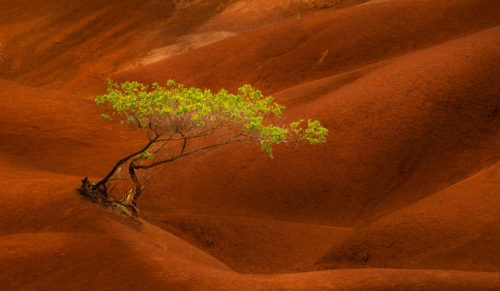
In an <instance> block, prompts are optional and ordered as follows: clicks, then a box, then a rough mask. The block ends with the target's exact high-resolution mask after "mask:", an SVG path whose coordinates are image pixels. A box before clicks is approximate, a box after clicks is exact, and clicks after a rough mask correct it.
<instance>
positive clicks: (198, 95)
mask: <svg viewBox="0 0 500 291" xmlns="http://www.w3.org/2000/svg"><path fill="white" fill-rule="evenodd" d="M238 91H239V93H238V94H231V93H229V92H228V91H227V90H224V89H222V90H220V91H219V92H217V93H213V92H211V91H210V90H208V89H205V90H201V89H198V88H186V87H184V86H183V85H181V84H177V83H175V82H174V81H172V80H170V81H168V83H167V85H166V87H162V86H160V85H158V84H157V83H154V84H152V87H151V88H149V87H148V86H145V85H143V84H141V83H138V82H129V81H127V82H124V83H122V84H121V85H119V84H117V83H114V82H113V81H111V80H109V81H108V87H107V93H106V94H104V95H98V96H97V97H96V98H95V102H96V103H97V105H99V106H101V105H107V106H109V108H110V109H112V111H113V114H111V115H112V116H113V117H112V116H110V115H107V114H102V115H101V116H102V117H103V118H105V119H108V120H112V119H118V120H119V121H120V122H121V123H122V124H127V125H128V126H132V127H134V128H137V129H142V130H144V131H145V132H146V135H147V141H146V142H145V145H144V147H142V148H141V149H139V150H137V151H136V152H133V153H131V154H130V155H128V156H126V157H124V158H123V159H121V160H119V161H117V162H116V164H115V165H114V167H113V168H112V169H111V170H110V171H109V173H108V174H107V175H106V176H105V177H104V178H103V179H102V180H100V181H97V182H92V181H89V180H88V178H85V179H83V180H82V185H81V186H80V187H79V188H78V190H79V192H80V193H81V194H82V195H84V196H86V197H88V198H91V199H92V200H93V201H95V202H101V203H103V204H105V205H107V206H109V207H114V208H118V209H120V210H122V211H124V212H126V213H127V214H131V215H134V216H137V215H138V208H137V201H138V199H139V197H140V196H141V193H142V192H143V190H144V181H142V182H141V180H143V179H140V178H141V175H138V174H139V172H146V171H147V170H148V169H151V168H153V167H157V166H161V165H164V164H166V163H170V162H173V161H175V160H177V159H180V158H183V157H186V156H188V155H192V154H195V153H198V152H202V151H207V150H210V149H213V148H216V147H219V146H223V145H227V144H231V143H237V142H250V143H255V144H259V145H260V147H261V149H262V151H264V152H266V153H267V154H269V156H270V157H271V158H272V157H273V153H272V147H271V146H272V145H275V144H279V143H296V142H301V141H306V142H309V143H311V144H319V143H322V142H325V141H326V135H327V134H328V130H327V129H326V128H325V127H323V126H322V125H321V123H320V122H319V121H317V120H314V121H313V120H307V121H306V120H303V119H301V120H298V121H294V122H292V123H290V124H289V125H288V126H277V125H274V124H272V123H271V121H275V120H277V118H279V117H281V115H282V112H283V110H284V109H285V107H284V106H282V105H279V104H277V103H274V102H273V98H272V97H265V96H263V94H262V93H261V91H259V90H256V89H254V88H253V87H252V86H250V85H244V86H243V87H241V88H239V89H238ZM175 143H177V145H175V146H172V144H175ZM122 168H126V169H127V172H128V177H127V178H122V177H121V172H122V171H121V169H122ZM143 174H144V173H143ZM115 180H128V181H129V182H130V185H131V186H130V189H128V192H126V194H125V195H124V197H123V198H121V199H116V198H115V197H114V196H113V195H111V192H112V189H110V183H111V182H112V181H115Z"/></svg>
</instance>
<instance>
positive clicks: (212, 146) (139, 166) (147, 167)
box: [134, 134, 244, 169]
mask: <svg viewBox="0 0 500 291" xmlns="http://www.w3.org/2000/svg"><path fill="white" fill-rule="evenodd" d="M239 136H242V134H238V135H235V136H232V137H230V138H229V139H227V140H226V141H223V142H221V143H217V144H212V145H209V146H205V147H201V148H197V149H195V150H192V151H189V152H184V151H182V152H181V153H179V154H177V155H175V156H173V157H171V158H169V159H165V160H161V161H157V162H154V163H151V164H149V165H136V166H134V169H149V168H152V167H155V166H158V165H161V164H165V163H169V162H172V161H175V160H177V159H179V158H182V157H185V156H188V155H191V154H194V153H197V152H201V151H205V150H209V149H213V148H216V147H218V146H222V145H226V144H231V143H235V142H242V141H244V140H241V139H234V138H236V137H239Z"/></svg>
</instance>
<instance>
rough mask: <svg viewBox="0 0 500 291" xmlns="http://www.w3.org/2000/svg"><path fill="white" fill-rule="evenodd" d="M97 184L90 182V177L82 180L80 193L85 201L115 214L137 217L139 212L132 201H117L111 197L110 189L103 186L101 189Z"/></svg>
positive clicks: (79, 188)
mask: <svg viewBox="0 0 500 291" xmlns="http://www.w3.org/2000/svg"><path fill="white" fill-rule="evenodd" d="M96 185H97V184H96V183H95V182H92V181H89V179H88V177H85V178H84V179H83V180H82V185H81V186H80V187H78V188H77V189H76V190H78V193H80V195H82V196H83V197H84V198H85V199H87V200H90V201H92V202H94V203H97V204H99V205H101V206H103V207H105V208H106V209H109V210H111V211H113V212H119V213H121V214H124V215H127V216H130V217H137V216H138V213H139V210H138V209H137V208H136V207H135V206H134V205H132V204H130V203H129V200H130V199H127V198H128V197H127V198H125V199H116V198H114V197H112V196H110V195H109V193H108V189H107V188H106V187H105V186H104V185H103V186H100V187H97V186H96Z"/></svg>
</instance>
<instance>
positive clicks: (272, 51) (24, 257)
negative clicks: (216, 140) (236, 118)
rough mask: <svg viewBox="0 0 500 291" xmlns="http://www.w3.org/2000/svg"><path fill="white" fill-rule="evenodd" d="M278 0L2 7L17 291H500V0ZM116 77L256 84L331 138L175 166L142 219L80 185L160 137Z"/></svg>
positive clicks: (4, 245)
mask: <svg viewBox="0 0 500 291" xmlns="http://www.w3.org/2000/svg"><path fill="white" fill-rule="evenodd" d="M264 2H265V1H261V0H238V1H225V0H210V1H197V0H189V1H184V0H183V1H180V0H179V1H156V0H150V1H136V0H127V1H95V2H92V3H88V2H85V1H80V0H78V1H44V2H40V1H32V0H23V1H12V0H3V1H0V85H1V87H2V91H1V93H0V99H1V100H2V101H1V102H0V103H1V105H2V106H0V197H1V198H2V200H0V209H1V210H2V211H0V270H1V271H0V289H2V290H19V289H25V290H56V289H65V290H87V289H99V290H101V289H102V290H117V289H119V290H283V289H286V290H338V289H345V290H387V289H391V290H478V289H479V290H497V289H500V265H499V263H498V262H499V261H500V252H499V251H498V247H497V246H498V245H499V244H500V228H499V225H500V211H499V210H500V196H499V193H500V168H499V167H500V166H499V162H500V150H499V149H500V113H499V112H500V97H499V92H500V82H499V80H500V62H499V60H500V49H499V48H500V20H499V19H498V17H497V15H499V14H500V4H497V3H496V2H495V1H489V0H453V1H445V0H438V1H436V0H423V1H422V0H398V1H396V0H392V1H391V0H389V1H361V0H359V1H358V0H352V1H321V0H283V1H281V0H280V1H275V2H273V3H274V4H273V5H272V6H271V5H269V6H264V5H263V3H264ZM266 3H267V2H266ZM357 4H362V5H357ZM341 8H344V9H341ZM236 20H238V21H239V22H238V23H237V25H236V24H235V25H231V24H233V23H235V21H236ZM146 63H147V64H146ZM108 77H112V78H115V79H118V80H131V79H134V80H138V81H143V82H148V83H149V82H152V81H159V82H165V81H166V80H168V79H170V78H173V79H176V80H178V81H180V82H183V83H186V84H188V85H195V86H198V87H209V88H211V89H218V88H221V87H226V88H228V89H230V90H234V89H235V88H237V87H238V86H240V85H241V84H243V83H252V84H254V85H255V86H257V87H259V88H261V89H263V90H264V93H266V94H272V95H273V96H274V97H276V99H277V100H278V101H279V102H281V103H284V104H285V105H287V107H288V109H287V112H286V113H288V114H287V116H286V117H285V118H284V120H283V122H287V121H289V120H291V119H297V118H301V117H311V118H314V119H319V120H321V121H322V122H323V123H324V124H325V125H326V126H327V127H328V128H329V129H330V135H329V139H328V142H327V143H326V144H322V145H319V146H314V147H312V146H305V145H304V146H298V147H294V146H288V147H287V146H279V147H277V148H276V150H275V158H274V159H273V160H271V159H269V158H267V156H266V155H264V154H262V153H260V152H259V149H258V148H256V147H251V146H250V145H246V144H245V145H242V144H236V145H231V146H227V147H222V148H218V149H217V150H214V151H210V152H206V153H203V154H200V155H195V156H190V157H188V158H186V159H183V160H179V161H177V162H176V163H172V164H170V165H168V166H166V167H164V168H161V169H159V170H158V171H157V172H156V176H155V177H154V178H153V179H152V180H151V182H150V185H149V188H147V190H146V191H145V192H144V194H143V198H141V199H142V200H141V201H140V207H141V218H140V219H131V218H128V217H125V216H123V215H119V214H117V213H113V212H110V211H108V210H105V209H102V208H101V207H98V206H96V205H94V204H92V203H90V202H88V201H86V200H84V199H82V198H81V197H80V196H79V195H77V193H76V191H75V188H76V187H77V186H78V185H79V183H80V180H81V179H82V178H83V177H85V176H89V177H91V178H93V179H97V178H99V177H102V176H103V175H105V174H106V172H107V170H109V169H110V168H111V167H112V166H113V163H114V162H115V161H116V160H117V159H119V158H121V157H123V156H124V155H126V154H127V153H130V152H131V151H133V150H136V149H137V148H139V147H141V144H142V143H143V142H144V135H143V133H142V132H140V131H133V130H130V129H127V128H125V127H123V126H121V125H120V124H118V123H113V122H107V121H105V120H103V119H101V118H100V117H99V114H100V113H101V109H100V108H99V107H97V106H95V105H94V104H93V101H92V98H93V96H94V95H95V94H96V93H101V92H103V89H104V85H105V83H106V78H108ZM117 194H118V193H117Z"/></svg>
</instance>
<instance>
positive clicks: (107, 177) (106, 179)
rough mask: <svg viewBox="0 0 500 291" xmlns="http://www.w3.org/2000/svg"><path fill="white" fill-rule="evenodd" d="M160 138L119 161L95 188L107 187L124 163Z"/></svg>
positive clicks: (154, 139)
mask: <svg viewBox="0 0 500 291" xmlns="http://www.w3.org/2000/svg"><path fill="white" fill-rule="evenodd" d="M159 137H160V136H156V137H155V138H153V139H152V140H150V141H149V142H148V143H147V144H146V146H144V147H143V148H142V149H141V150H139V151H137V152H134V153H133V154H130V155H128V156H126V157H125V158H123V159H121V160H119V161H118V162H117V163H116V164H115V166H114V167H113V169H111V171H110V172H109V173H108V174H107V175H106V177H104V179H102V180H101V181H99V182H97V184H96V185H95V188H96V189H97V188H99V187H100V186H105V184H106V183H107V182H108V180H109V179H110V178H111V177H112V176H113V175H114V174H115V172H116V170H117V169H118V167H120V166H121V165H122V164H123V163H125V162H127V161H128V160H129V159H131V158H133V157H134V156H137V155H138V154H140V153H142V152H144V151H145V150H147V149H148V148H149V147H150V146H151V145H152V144H153V143H155V141H156V140H157V139H158V138H159Z"/></svg>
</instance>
